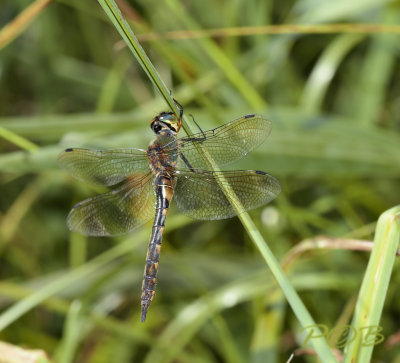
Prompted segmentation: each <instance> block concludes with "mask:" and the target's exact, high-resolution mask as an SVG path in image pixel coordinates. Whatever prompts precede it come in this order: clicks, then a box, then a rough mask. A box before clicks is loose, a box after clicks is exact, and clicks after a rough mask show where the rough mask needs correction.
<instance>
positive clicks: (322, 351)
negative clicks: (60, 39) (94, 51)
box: [98, 0, 336, 362]
mask: <svg viewBox="0 0 400 363" xmlns="http://www.w3.org/2000/svg"><path fill="white" fill-rule="evenodd" d="M98 2H99V3H100V5H101V6H102V7H103V9H104V10H105V12H106V13H107V15H108V16H109V17H110V19H111V21H112V23H113V24H114V26H115V27H116V28H117V30H118V32H119V33H120V34H121V36H122V37H123V39H124V40H125V42H126V43H127V45H128V47H129V49H130V50H131V51H132V52H133V54H134V55H135V57H136V58H137V59H138V61H139V64H140V65H141V66H142V67H143V69H144V70H145V72H146V74H147V75H148V77H149V78H150V79H151V81H152V83H153V84H154V85H155V86H156V88H157V89H158V90H159V92H160V93H161V94H162V96H163V97H164V99H165V101H166V102H167V103H168V104H169V106H170V107H171V109H172V110H173V111H174V112H175V113H177V111H178V110H177V109H176V105H175V103H174V101H173V99H172V97H171V95H170V93H169V92H168V90H167V88H166V87H165V84H164V82H162V80H161V78H160V77H159V75H158V73H157V71H156V70H155V68H154V66H153V65H152V63H151V62H150V60H149V58H148V57H147V55H146V54H145V52H144V50H143V48H142V47H141V46H140V44H139V42H138V41H137V39H136V37H135V35H134V34H133V32H132V30H131V29H130V27H129V25H128V23H127V22H126V21H125V20H124V19H123V17H122V14H121V12H120V11H119V9H118V7H117V5H116V4H115V2H114V1H113V0H98ZM185 131H187V130H186V129H185ZM188 135H189V136H190V133H188ZM200 152H201V153H202V154H203V156H205V157H206V158H207V161H208V163H209V165H211V166H212V168H213V169H214V170H218V167H217V165H216V164H215V163H214V162H213V161H212V159H211V157H210V155H208V153H207V150H206V149H205V148H204V147H201V150H200ZM220 186H221V189H222V190H223V192H224V193H225V194H226V195H227V197H228V199H229V200H230V201H231V202H232V205H233V206H234V208H235V209H236V210H237V211H238V212H239V213H238V214H239V219H240V221H241V222H242V224H243V226H244V227H245V229H246V231H247V233H248V234H249V236H250V238H251V240H252V241H253V243H254V244H255V245H256V247H257V249H258V250H259V251H260V253H261V255H262V256H263V258H264V260H265V262H266V263H267V265H268V266H269V268H270V269H271V272H272V273H273V275H274V277H275V279H276V280H277V282H278V284H279V286H280V287H281V289H282V290H283V292H284V294H285V296H286V298H287V300H288V302H289V304H290V306H291V307H292V309H293V311H294V313H295V315H296V316H297V318H298V319H299V321H300V323H301V325H302V326H303V327H306V326H310V325H313V326H315V323H314V321H313V319H312V317H311V315H310V313H309V312H308V311H307V309H306V307H305V306H304V304H303V302H302V301H301V299H300V297H299V296H298V294H297V292H296V290H295V289H294V288H293V286H292V285H291V284H290V282H289V280H288V278H287V277H286V275H285V274H284V272H283V271H282V269H281V268H280V265H279V262H278V260H277V259H276V258H275V256H274V254H273V253H272V251H271V250H270V248H269V247H268V245H267V244H266V242H265V241H264V239H263V237H262V235H261V233H260V232H259V231H258V229H257V227H256V226H255V224H254V223H253V221H252V220H251V219H250V217H249V215H248V213H241V211H242V210H243V208H242V207H241V203H240V201H239V200H238V198H237V197H236V195H235V194H234V193H233V190H232V189H231V188H230V187H229V185H228V184H227V183H221V185H220ZM320 336H321V338H316V339H313V341H312V344H313V346H314V348H315V350H316V352H317V353H318V356H319V358H320V359H321V360H322V361H323V362H336V359H335V357H334V356H333V354H332V352H331V350H330V349H329V346H328V344H327V342H326V340H325V339H324V338H323V336H322V334H320Z"/></svg>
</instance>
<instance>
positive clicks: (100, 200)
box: [67, 173, 156, 236]
mask: <svg viewBox="0 0 400 363" xmlns="http://www.w3.org/2000/svg"><path fill="white" fill-rule="evenodd" d="M153 179H154V176H153V174H151V173H147V174H135V175H131V176H129V177H128V178H127V179H126V180H125V181H124V182H123V184H122V185H121V186H120V187H119V188H117V189H115V190H112V191H110V192H108V193H105V194H100V195H97V196H95V197H93V198H89V199H86V200H84V201H83V202H80V203H78V204H77V205H76V206H75V207H74V208H73V209H72V210H71V212H70V213H69V215H68V218H67V225H68V228H69V229H70V230H72V231H75V232H78V233H80V234H84V235H87V236H113V235H120V234H125V233H127V232H129V231H131V230H133V229H134V228H136V227H139V226H140V225H142V224H143V223H146V222H147V221H149V220H150V219H151V218H152V217H153V216H154V210H155V204H156V199H155V193H154V188H153V183H152V181H153Z"/></svg>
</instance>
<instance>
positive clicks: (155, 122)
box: [150, 112, 182, 134]
mask: <svg viewBox="0 0 400 363" xmlns="http://www.w3.org/2000/svg"><path fill="white" fill-rule="evenodd" d="M181 125H182V120H181V119H180V118H178V117H176V115H175V114H174V113H173V112H161V113H160V114H159V115H158V116H156V117H154V118H153V119H152V120H151V124H150V127H151V129H152V130H153V131H154V132H155V133H156V134H159V133H160V132H161V131H163V130H169V131H173V132H174V133H177V132H178V131H179V129H180V128H181Z"/></svg>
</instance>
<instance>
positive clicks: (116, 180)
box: [58, 103, 281, 322]
mask: <svg viewBox="0 0 400 363" xmlns="http://www.w3.org/2000/svg"><path fill="white" fill-rule="evenodd" d="M177 105H178V106H179V109H180V112H179V115H177V114H175V113H173V112H161V113H160V114H158V115H157V116H156V117H154V118H153V119H152V120H151V122H150V127H151V129H152V131H153V132H154V133H155V135H156V136H155V139H154V140H153V141H152V142H151V143H150V145H149V147H148V148H147V150H144V149H136V148H125V149H109V150H91V149H84V148H68V149H66V150H64V151H63V152H62V153H61V154H60V155H59V157H58V163H59V165H60V167H61V168H62V169H64V170H65V171H66V172H67V173H69V174H70V175H71V176H73V177H75V178H76V179H78V180H80V181H83V182H86V183H88V184H91V185H94V186H106V187H110V189H111V190H110V191H109V192H106V193H104V194H100V195H97V196H94V197H92V198H89V199H86V200H84V201H82V202H80V203H78V204H77V205H75V206H74V207H73V208H72V210H71V211H70V213H69V214H68V217H67V225H68V227H69V229H70V230H72V231H75V232H78V233H80V234H83V235H87V236H115V235H121V234H125V233H128V232H131V231H132V230H134V229H135V228H137V227H139V226H141V225H143V224H144V223H146V222H148V221H150V220H151V219H152V218H153V227H152V232H151V237H150V242H149V246H148V251H147V257H146V265H145V269H144V277H143V283H142V295H141V321H142V322H144V321H145V319H146V315H147V310H148V308H149V306H150V303H151V301H152V300H153V298H154V296H155V287H156V277H157V270H158V263H159V257H160V250H161V243H162V237H163V233H164V228H165V220H166V216H167V213H168V209H169V206H170V203H171V200H172V198H174V200H175V201H176V204H177V205H178V208H179V209H180V211H181V212H182V213H183V214H185V215H187V216H189V217H192V218H195V219H200V220H218V219H226V218H231V217H234V216H235V215H237V214H240V213H242V212H245V211H247V210H251V209H254V208H257V207H260V206H263V205H265V204H267V203H269V202H270V201H271V200H273V199H274V198H275V197H276V196H277V195H278V194H279V193H280V191H281V186H280V184H279V181H278V180H277V179H276V178H274V177H273V176H272V175H269V174H267V173H265V172H263V171H258V170H232V171H220V170H218V169H219V167H220V166H224V165H227V164H229V163H231V162H234V161H236V160H238V159H241V158H242V157H244V156H245V155H246V154H247V153H248V152H250V151H251V150H253V149H254V148H256V147H257V146H259V145H260V144H261V143H262V142H264V140H265V139H266V138H267V137H268V135H269V134H270V131H271V122H270V121H269V120H268V119H267V118H265V117H264V116H261V115H256V114H252V115H246V116H243V117H240V118H238V119H236V120H233V121H231V122H228V123H226V124H224V125H222V126H220V127H217V128H215V129H212V130H207V131H202V130H201V129H200V132H198V133H196V134H193V135H191V136H190V137H182V138H178V137H177V134H178V132H179V130H180V128H181V125H182V117H183V108H182V106H180V105H179V104H178V103H177ZM202 150H206V154H207V155H208V157H211V159H212V160H213V161H214V163H215V164H216V165H217V166H218V168H215V169H217V170H214V169H213V168H212V167H210V163H209V162H207V158H205V157H204V153H203V152H202ZM225 187H228V188H229V190H230V193H227V192H224V191H223V189H224V188H225ZM235 200H236V201H237V200H239V202H240V203H239V204H240V205H239V207H238V206H237V202H236V207H233V206H232V203H234V202H235Z"/></svg>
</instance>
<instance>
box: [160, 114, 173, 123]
mask: <svg viewBox="0 0 400 363" xmlns="http://www.w3.org/2000/svg"><path fill="white" fill-rule="evenodd" d="M158 119H159V120H160V121H162V122H165V123H170V122H173V121H175V115H174V114H173V113H165V114H163V115H160V116H159V117H158Z"/></svg>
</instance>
